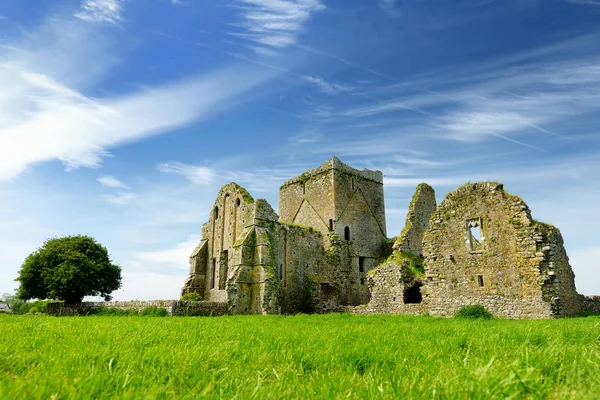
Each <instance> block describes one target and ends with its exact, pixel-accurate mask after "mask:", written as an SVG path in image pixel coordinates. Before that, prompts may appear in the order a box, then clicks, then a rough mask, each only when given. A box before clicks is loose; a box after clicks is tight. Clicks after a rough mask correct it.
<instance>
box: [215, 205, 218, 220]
mask: <svg viewBox="0 0 600 400" xmlns="http://www.w3.org/2000/svg"><path fill="white" fill-rule="evenodd" d="M214 215H215V219H217V218H219V207H218V206H217V207H215V210H214Z"/></svg>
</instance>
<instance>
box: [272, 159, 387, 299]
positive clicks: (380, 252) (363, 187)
mask: <svg viewBox="0 0 600 400" xmlns="http://www.w3.org/2000/svg"><path fill="white" fill-rule="evenodd" d="M279 221H280V222H282V223H288V224H296V225H300V226H309V227H312V228H314V229H316V230H317V231H319V232H321V234H322V235H323V237H324V238H325V248H326V249H330V250H334V248H333V247H336V248H337V249H338V250H339V251H338V253H339V255H340V262H339V267H338V268H339V272H338V276H339V277H340V282H339V284H338V285H337V286H338V287H340V286H341V287H345V290H342V291H343V292H345V293H344V294H342V302H343V303H347V304H364V303H365V302H367V301H368V299H369V292H368V289H367V288H366V285H365V280H366V279H365V278H366V275H365V274H366V273H367V272H368V271H369V269H371V268H374V267H375V266H377V265H378V264H379V263H380V262H381V261H382V260H383V259H385V257H386V255H387V254H388V253H389V249H388V247H389V246H388V239H387V234H386V226H385V204H384V195H383V174H382V173H381V171H371V170H367V169H363V170H357V169H354V168H352V167H349V166H348V165H346V164H344V163H343V162H341V161H340V160H339V159H338V158H336V157H333V158H332V159H330V160H329V161H326V162H325V163H324V164H323V165H321V166H320V167H319V168H315V169H312V170H310V171H307V172H305V173H303V174H302V175H300V176H297V177H295V178H292V179H290V180H288V181H286V182H285V183H284V184H283V185H282V186H281V188H280V190H279Z"/></svg>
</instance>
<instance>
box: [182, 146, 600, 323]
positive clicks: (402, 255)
mask: <svg viewBox="0 0 600 400" xmlns="http://www.w3.org/2000/svg"><path fill="white" fill-rule="evenodd" d="M190 292H195V293H198V294H199V295H200V296H201V297H202V299H203V300H205V301H210V302H218V303H226V304H227V309H228V312H229V313H233V314H271V313H275V314H276V313H296V312H330V311H350V312H355V313H408V314H424V313H429V314H431V315H440V316H451V315H453V314H454V313H455V312H456V311H457V310H459V309H460V308H461V307H463V306H465V305H471V304H481V305H483V306H485V307H486V308H487V309H488V310H489V311H490V312H492V313H493V314H494V315H496V316H500V317H506V318H550V317H560V316H566V315H572V314H576V313H581V312H584V311H590V312H599V311H600V301H598V299H597V298H596V297H584V296H582V295H579V294H577V292H576V290H575V284H574V274H573V271H572V269H571V267H570V265H569V260H568V257H567V255H566V252H565V249H564V246H563V240H562V236H561V234H560V232H559V230H558V229H557V228H555V227H553V226H551V225H548V224H544V223H541V222H537V221H535V220H533V219H532V218H531V213H530V211H529V208H528V207H527V205H526V204H525V203H524V202H523V200H521V199H520V198H519V197H516V196H512V195H510V194H508V193H506V192H505V191H504V189H503V187H502V185H501V184H499V183H493V182H483V183H472V184H471V183H470V184H467V185H465V186H462V187H461V188H459V189H458V190H456V191H454V192H451V193H449V194H448V195H447V196H446V198H445V199H444V200H443V201H442V203H441V204H440V206H439V207H436V200H435V193H434V190H433V189H432V188H431V187H430V186H428V185H426V184H421V185H419V186H418V187H417V191H416V193H415V195H414V197H413V200H412V202H411V205H410V208H409V211H408V215H407V219H406V226H405V228H404V229H403V230H402V232H401V234H400V235H399V236H398V237H397V238H395V239H388V238H387V234H386V226H385V205H384V196H383V175H382V173H381V172H380V171H370V170H366V169H363V170H361V171H359V170H356V169H354V168H351V167H349V166H347V165H345V164H344V163H342V162H341V161H340V160H339V159H337V158H335V157H334V158H332V159H331V160H329V161H327V162H325V163H324V164H323V165H322V166H321V167H319V168H316V169H313V170H310V171H307V172H305V173H303V174H302V175H300V176H298V177H296V178H293V179H290V180H288V181H287V182H285V183H284V184H283V185H282V186H281V188H280V191H279V216H278V215H277V214H276V213H275V212H274V210H273V209H272V208H271V206H270V205H269V204H268V203H267V202H266V201H265V200H262V199H259V200H254V199H253V198H252V196H251V195H250V194H249V193H248V192H247V191H246V190H245V189H243V188H242V187H240V186H239V185H237V184H235V183H230V184H228V185H225V186H223V187H222V188H221V190H220V192H219V194H218V196H217V200H216V201H215V204H214V206H213V209H212V211H211V213H210V218H209V221H208V222H207V223H206V224H204V226H203V227H202V240H201V241H200V244H198V246H197V247H196V249H195V250H194V251H193V253H192V255H191V257H190V276H189V278H188V279H187V280H186V282H185V285H184V287H183V289H182V294H186V293H190Z"/></svg>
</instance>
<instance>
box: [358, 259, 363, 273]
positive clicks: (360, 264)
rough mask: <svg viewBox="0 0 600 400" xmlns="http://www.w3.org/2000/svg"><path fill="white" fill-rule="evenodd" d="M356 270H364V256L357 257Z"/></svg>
mask: <svg viewBox="0 0 600 400" xmlns="http://www.w3.org/2000/svg"><path fill="white" fill-rule="evenodd" d="M358 272H365V257H358Z"/></svg>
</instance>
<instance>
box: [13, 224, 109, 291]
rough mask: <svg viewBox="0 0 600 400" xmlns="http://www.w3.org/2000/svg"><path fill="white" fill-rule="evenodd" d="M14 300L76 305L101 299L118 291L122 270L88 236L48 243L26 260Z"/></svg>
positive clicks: (51, 240) (20, 273)
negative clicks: (41, 300)
mask: <svg viewBox="0 0 600 400" xmlns="http://www.w3.org/2000/svg"><path fill="white" fill-rule="evenodd" d="M16 280H17V281H18V282H20V283H21V286H20V287H19V289H18V291H17V297H18V298H20V299H22V300H27V299H35V298H37V299H48V298H51V299H59V300H64V301H65V302H67V303H79V302H81V301H82V300H83V297H84V296H102V297H103V298H104V299H105V300H107V301H108V300H110V299H111V296H110V293H111V292H112V291H114V290H116V289H118V288H119V287H121V267H119V266H118V265H115V264H113V263H112V262H111V260H110V258H109V256H108V252H107V251H106V248H105V247H104V246H102V245H101V244H99V243H98V242H96V241H95V240H94V239H93V238H91V237H89V236H83V235H77V236H67V237H63V238H54V239H48V240H46V242H45V243H44V245H43V246H42V247H41V248H39V249H37V250H36V251H35V252H33V253H31V254H30V255H29V256H28V257H27V258H26V259H25V262H24V263H23V265H22V266H21V270H20V271H19V277H18V278H17V279H16Z"/></svg>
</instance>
